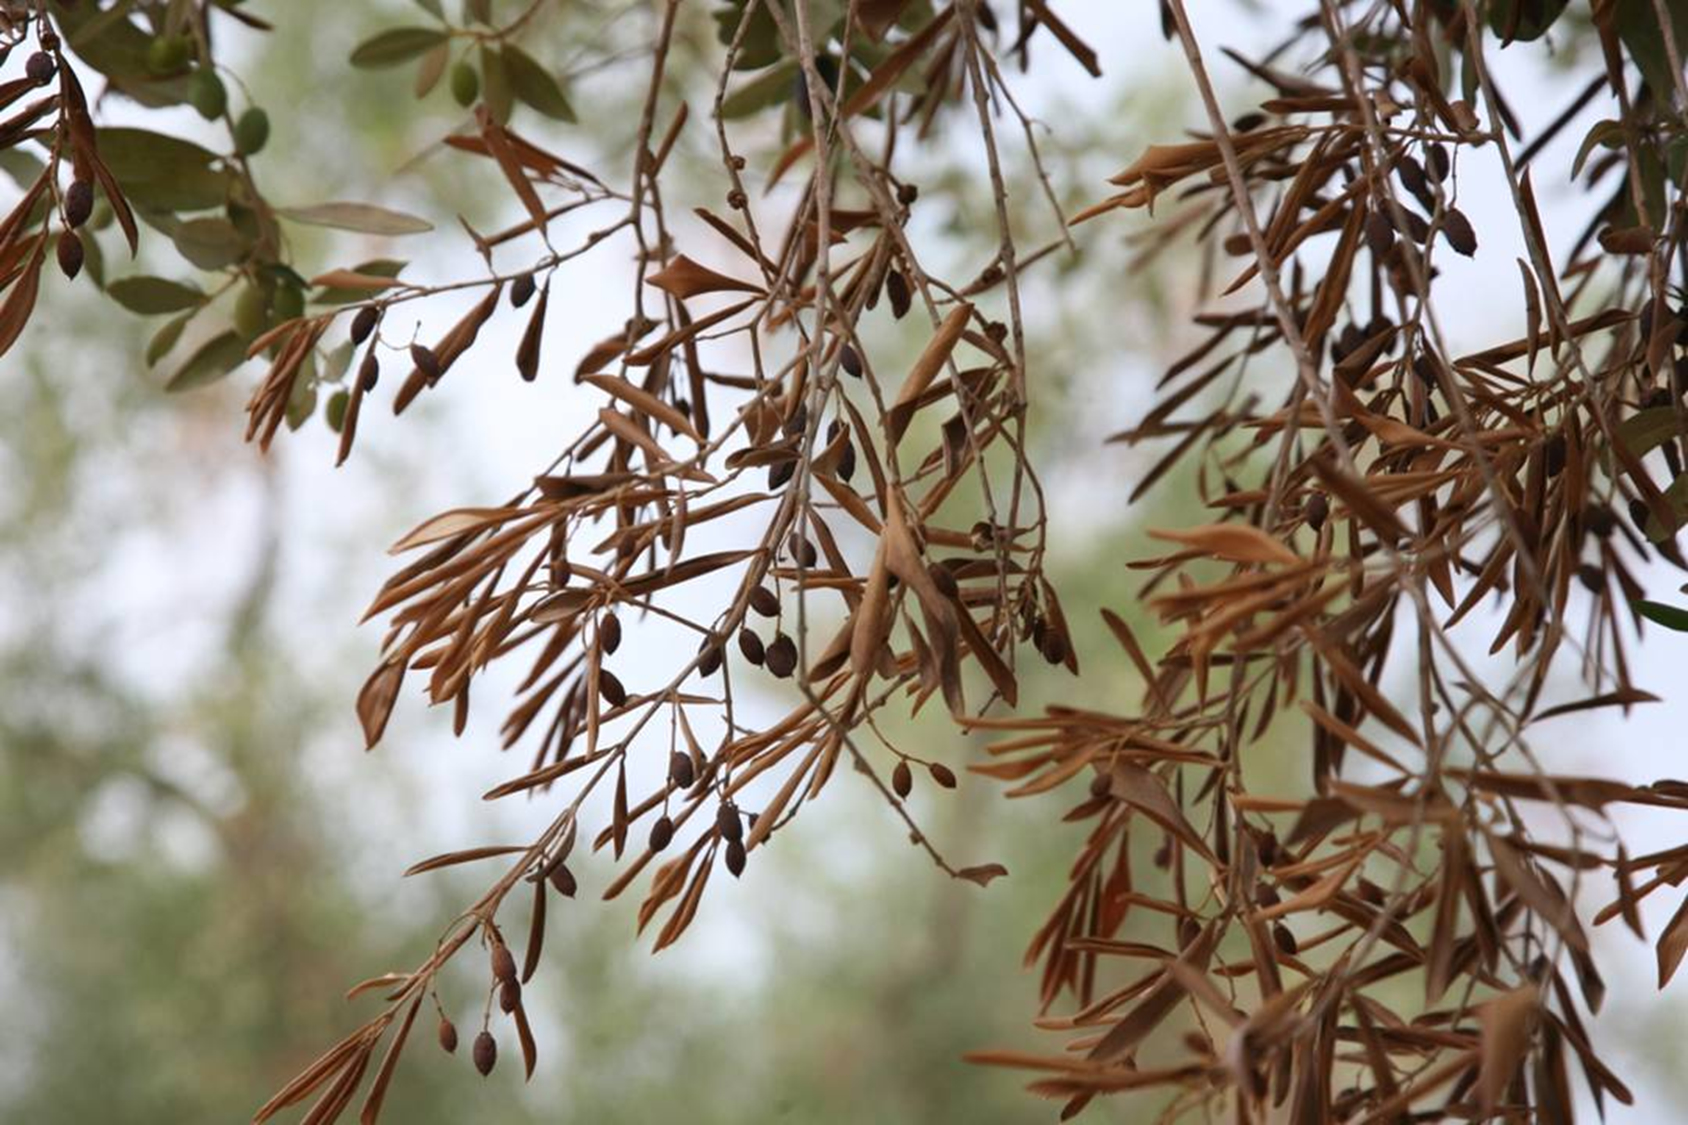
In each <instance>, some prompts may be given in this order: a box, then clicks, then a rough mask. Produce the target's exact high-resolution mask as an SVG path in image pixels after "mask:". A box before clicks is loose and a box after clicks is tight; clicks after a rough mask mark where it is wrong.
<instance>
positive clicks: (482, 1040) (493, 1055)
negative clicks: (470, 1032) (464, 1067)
mask: <svg viewBox="0 0 1688 1125" xmlns="http://www.w3.org/2000/svg"><path fill="white" fill-rule="evenodd" d="M474 1054H475V1069H476V1070H478V1071H480V1072H481V1077H482V1078H485V1077H486V1076H487V1075H489V1074H491V1073H492V1068H493V1067H495V1066H497V1065H498V1040H496V1039H494V1038H493V1037H492V1032H490V1031H483V1032H481V1033H480V1034H479V1035H477V1036H475V1048H474Z"/></svg>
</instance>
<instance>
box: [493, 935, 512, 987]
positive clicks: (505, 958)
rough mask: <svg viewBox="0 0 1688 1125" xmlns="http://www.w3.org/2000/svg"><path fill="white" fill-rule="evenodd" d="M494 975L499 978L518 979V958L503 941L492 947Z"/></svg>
mask: <svg viewBox="0 0 1688 1125" xmlns="http://www.w3.org/2000/svg"><path fill="white" fill-rule="evenodd" d="M492 975H493V976H494V977H496V978H497V979H498V980H515V979H516V958H515V957H514V956H512V955H511V953H510V947H509V946H507V945H505V944H504V943H503V942H500V943H499V944H497V945H495V946H493V947H492Z"/></svg>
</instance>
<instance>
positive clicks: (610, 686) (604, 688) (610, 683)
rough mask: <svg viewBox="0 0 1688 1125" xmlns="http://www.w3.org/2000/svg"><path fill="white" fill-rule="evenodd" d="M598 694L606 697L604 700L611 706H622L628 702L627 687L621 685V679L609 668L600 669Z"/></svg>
mask: <svg viewBox="0 0 1688 1125" xmlns="http://www.w3.org/2000/svg"><path fill="white" fill-rule="evenodd" d="M598 694H599V695H601V696H603V697H604V702H605V703H608V704H609V705H610V706H611V707H621V706H624V705H625V704H626V703H627V689H626V688H624V687H622V686H621V681H620V680H618V679H617V678H616V675H615V673H614V672H612V671H610V670H609V669H608V668H600V669H598Z"/></svg>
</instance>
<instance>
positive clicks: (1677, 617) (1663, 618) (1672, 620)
mask: <svg viewBox="0 0 1688 1125" xmlns="http://www.w3.org/2000/svg"><path fill="white" fill-rule="evenodd" d="M1629 604H1630V607H1631V608H1632V609H1634V610H1635V612H1636V613H1639V614H1640V615H1641V616H1642V617H1645V618H1646V619H1647V620H1649V621H1651V622H1653V623H1654V624H1655V625H1663V626H1664V627H1665V628H1666V629H1671V630H1674V631H1675V632H1678V633H1688V609H1683V608H1681V607H1679V606H1674V605H1664V604H1663V603H1661V602H1650V601H1647V600H1645V599H1642V598H1637V599H1636V600H1635V601H1632V602H1630V603H1629Z"/></svg>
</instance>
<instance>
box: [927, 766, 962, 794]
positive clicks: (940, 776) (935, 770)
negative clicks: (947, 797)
mask: <svg viewBox="0 0 1688 1125" xmlns="http://www.w3.org/2000/svg"><path fill="white" fill-rule="evenodd" d="M926 772H927V773H929V774H931V775H932V780H933V781H936V782H937V783H938V784H939V785H942V786H943V787H944V788H945V789H954V788H955V774H954V772H953V771H951V770H950V768H949V767H948V766H946V765H944V764H943V763H942V762H928V763H927V764H926Z"/></svg>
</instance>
